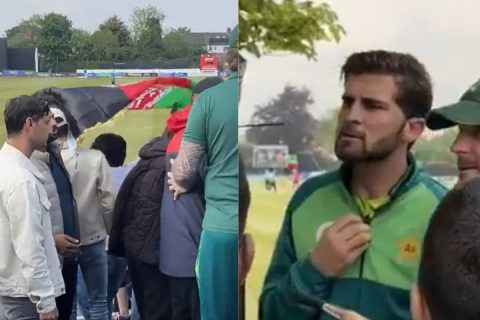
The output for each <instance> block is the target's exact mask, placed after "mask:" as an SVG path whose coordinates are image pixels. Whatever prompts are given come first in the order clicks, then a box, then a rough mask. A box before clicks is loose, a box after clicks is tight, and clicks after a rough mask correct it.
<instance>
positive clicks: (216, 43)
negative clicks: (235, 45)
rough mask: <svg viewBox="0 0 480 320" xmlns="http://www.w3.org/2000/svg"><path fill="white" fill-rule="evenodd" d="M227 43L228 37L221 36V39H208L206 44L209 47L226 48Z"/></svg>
mask: <svg viewBox="0 0 480 320" xmlns="http://www.w3.org/2000/svg"><path fill="white" fill-rule="evenodd" d="M228 42H229V37H228V36H223V37H218V38H217V37H215V38H210V39H209V41H208V44H209V45H210V46H228Z"/></svg>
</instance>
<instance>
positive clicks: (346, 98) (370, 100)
mask: <svg viewBox="0 0 480 320" xmlns="http://www.w3.org/2000/svg"><path fill="white" fill-rule="evenodd" d="M351 100H355V98H354V97H353V96H351V95H348V94H344V95H342V101H351ZM361 100H362V102H363V103H376V104H381V105H382V106H388V103H387V102H385V101H383V100H379V99H375V98H370V97H362V98H361Z"/></svg>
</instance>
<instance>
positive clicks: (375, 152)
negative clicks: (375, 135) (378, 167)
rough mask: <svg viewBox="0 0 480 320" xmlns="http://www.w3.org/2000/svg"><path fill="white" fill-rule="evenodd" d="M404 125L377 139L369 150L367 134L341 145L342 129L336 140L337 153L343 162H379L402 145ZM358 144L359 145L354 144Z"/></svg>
mask: <svg viewBox="0 0 480 320" xmlns="http://www.w3.org/2000/svg"><path fill="white" fill-rule="evenodd" d="M402 129H403V125H402V127H401V128H400V129H399V130H397V131H396V132H394V133H391V134H390V135H388V136H386V137H383V138H380V139H379V140H378V141H376V142H375V143H374V144H373V145H372V147H371V149H370V150H367V144H366V142H365V136H363V137H359V138H358V140H357V141H350V142H348V141H347V142H344V145H343V146H342V145H341V142H340V139H341V137H342V131H340V132H339V134H338V136H337V138H336V141H335V155H336V156H337V158H338V159H340V160H341V161H343V162H348V163H352V162H378V161H382V160H384V159H386V158H388V157H389V156H390V155H391V154H392V153H393V152H395V150H396V149H397V148H398V146H399V145H400V132H401V131H402ZM352 144H357V146H352Z"/></svg>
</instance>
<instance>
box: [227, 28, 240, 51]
mask: <svg viewBox="0 0 480 320" xmlns="http://www.w3.org/2000/svg"><path fill="white" fill-rule="evenodd" d="M228 44H229V46H230V48H238V24H237V25H236V26H235V28H233V30H232V32H231V33H230V40H229V43H228Z"/></svg>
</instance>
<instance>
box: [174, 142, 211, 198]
mask: <svg viewBox="0 0 480 320" xmlns="http://www.w3.org/2000/svg"><path fill="white" fill-rule="evenodd" d="M204 156H205V147H204V146H202V145H199V144H196V143H192V142H188V141H182V144H181V145H180V151H179V153H178V156H177V158H176V159H175V161H174V163H173V166H172V174H173V180H174V181H175V182H176V183H177V184H178V185H179V186H180V187H182V188H183V189H186V190H190V189H192V188H193V187H194V185H195V182H196V180H197V170H198V168H199V166H200V163H201V162H202V159H203V157H204Z"/></svg>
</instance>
